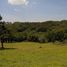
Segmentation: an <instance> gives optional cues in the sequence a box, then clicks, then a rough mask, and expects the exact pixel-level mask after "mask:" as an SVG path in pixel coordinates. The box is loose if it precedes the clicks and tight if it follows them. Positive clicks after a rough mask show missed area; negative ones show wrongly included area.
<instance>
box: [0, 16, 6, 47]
mask: <svg viewBox="0 0 67 67" xmlns="http://www.w3.org/2000/svg"><path fill="white" fill-rule="evenodd" d="M1 20H2V16H1V15H0V41H1V47H2V48H4V46H3V43H4V34H5V26H4V22H2V21H1Z"/></svg>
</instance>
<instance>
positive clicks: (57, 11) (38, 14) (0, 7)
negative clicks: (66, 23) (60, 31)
mask: <svg viewBox="0 0 67 67" xmlns="http://www.w3.org/2000/svg"><path fill="white" fill-rule="evenodd" d="M0 14H1V15H2V17H3V20H4V21H9V22H15V21H20V22H40V21H48V20H67V0H0Z"/></svg>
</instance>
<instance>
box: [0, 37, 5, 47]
mask: <svg viewBox="0 0 67 67" xmlns="http://www.w3.org/2000/svg"><path fill="white" fill-rule="evenodd" d="M3 43H4V39H3V37H2V38H1V48H4V46H3Z"/></svg>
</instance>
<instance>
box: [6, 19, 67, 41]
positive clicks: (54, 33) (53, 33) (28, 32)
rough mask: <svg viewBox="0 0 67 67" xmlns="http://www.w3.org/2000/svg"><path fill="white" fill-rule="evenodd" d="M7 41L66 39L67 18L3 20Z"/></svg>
mask: <svg viewBox="0 0 67 67" xmlns="http://www.w3.org/2000/svg"><path fill="white" fill-rule="evenodd" d="M5 28H6V29H7V30H9V32H10V33H9V34H8V35H7V36H8V39H7V40H8V41H7V42H21V41H32V42H55V41H64V40H66V39H67V20H62V21H46V22H36V23H34V22H32V23H31V22H14V23H9V22H5Z"/></svg>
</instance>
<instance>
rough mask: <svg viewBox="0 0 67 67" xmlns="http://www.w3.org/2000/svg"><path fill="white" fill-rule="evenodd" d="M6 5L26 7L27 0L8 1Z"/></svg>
mask: <svg viewBox="0 0 67 67" xmlns="http://www.w3.org/2000/svg"><path fill="white" fill-rule="evenodd" d="M8 3H9V4H11V5H28V3H29V1H27V0H8Z"/></svg>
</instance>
